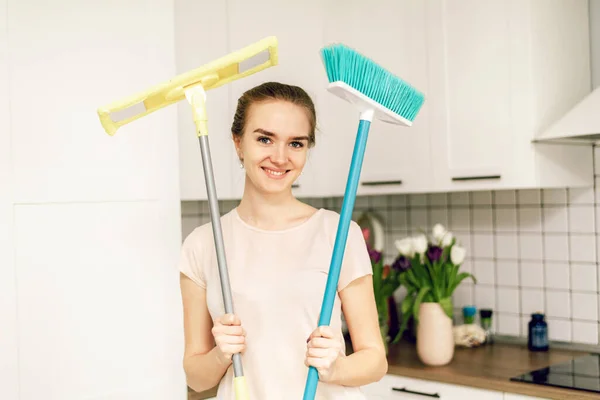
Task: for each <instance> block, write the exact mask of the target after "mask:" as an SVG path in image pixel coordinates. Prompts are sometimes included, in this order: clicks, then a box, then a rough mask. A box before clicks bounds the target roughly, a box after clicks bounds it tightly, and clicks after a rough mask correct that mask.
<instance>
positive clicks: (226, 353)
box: [212, 314, 246, 363]
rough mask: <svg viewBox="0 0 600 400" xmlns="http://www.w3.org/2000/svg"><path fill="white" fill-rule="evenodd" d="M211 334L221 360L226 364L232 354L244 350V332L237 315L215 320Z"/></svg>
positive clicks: (227, 315) (223, 316)
mask: <svg viewBox="0 0 600 400" xmlns="http://www.w3.org/2000/svg"><path fill="white" fill-rule="evenodd" d="M212 334H213V337H214V338H215V343H216V345H217V349H218V352H219V353H220V356H221V358H222V360H224V361H225V362H227V363H229V362H231V359H232V357H233V355H234V354H236V353H243V352H244V351H245V350H246V331H245V330H244V328H242V323H241V321H240V319H239V317H238V316H237V315H234V314H225V315H222V316H221V317H219V318H217V319H215V321H214V324H213V327H212Z"/></svg>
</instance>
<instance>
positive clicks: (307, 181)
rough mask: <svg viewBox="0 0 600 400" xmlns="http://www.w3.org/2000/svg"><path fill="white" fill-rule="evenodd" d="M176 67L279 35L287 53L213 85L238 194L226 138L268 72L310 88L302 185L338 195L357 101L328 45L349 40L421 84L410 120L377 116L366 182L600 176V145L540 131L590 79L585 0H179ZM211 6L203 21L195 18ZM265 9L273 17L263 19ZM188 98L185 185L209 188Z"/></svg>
mask: <svg viewBox="0 0 600 400" xmlns="http://www.w3.org/2000/svg"><path fill="white" fill-rule="evenodd" d="M176 4H178V7H177V18H178V20H177V25H176V26H177V30H178V31H177V35H176V37H177V40H178V45H177V50H178V52H177V56H178V70H179V71H180V72H183V71H185V70H188V69H191V68H195V67H197V66H199V65H202V64H203V63H206V62H209V61H211V60H213V59H216V58H218V57H221V56H223V55H225V54H228V53H230V52H232V51H235V50H237V49H240V48H242V47H245V46H247V45H249V44H251V43H254V42H255V41H258V40H260V39H262V38H264V37H266V36H271V35H273V36H276V37H277V38H278V41H279V65H277V66H275V67H273V68H269V69H267V70H264V71H261V72H259V73H257V74H254V75H251V76H249V77H246V78H244V79H240V80H238V81H234V82H232V83H230V84H228V85H226V86H224V87H222V88H219V89H216V90H213V91H211V92H210V94H209V100H208V103H207V105H208V109H209V118H210V120H209V121H210V122H209V123H210V124H212V125H211V136H210V138H211V145H212V147H211V148H212V153H213V163H215V164H216V165H215V174H218V175H217V177H216V178H217V184H218V185H219V186H218V190H219V193H218V194H219V196H220V197H221V198H240V197H241V195H242V192H243V187H244V170H243V169H240V168H239V162H238V159H237V156H236V155H235V151H234V147H233V143H232V141H231V133H230V128H231V122H232V120H233V115H234V113H235V106H236V103H237V100H238V98H239V96H241V95H242V93H243V92H244V91H245V90H247V89H249V88H251V87H253V86H255V85H257V84H259V83H262V82H265V81H270V80H274V81H280V82H285V83H290V84H295V85H299V86H301V87H302V88H304V89H305V90H306V91H307V92H308V93H309V94H310V96H311V97H312V99H313V100H314V102H315V106H316V110H317V133H316V139H317V140H316V141H317V143H316V147H315V148H313V149H311V150H310V151H309V157H308V160H307V165H306V168H305V170H304V173H303V174H302V175H301V176H300V178H299V179H298V181H297V182H296V187H295V189H294V191H295V194H296V196H299V197H324V196H342V195H343V194H344V190H345V186H346V180H347V176H348V170H349V166H350V160H351V157H352V151H353V147H354V141H355V138H356V131H357V127H358V112H357V111H356V110H355V109H354V107H353V106H351V105H350V104H348V103H346V102H345V101H344V100H341V99H339V98H337V97H335V96H334V95H332V94H330V93H329V92H327V90H326V87H327V84H328V81H327V77H326V74H325V70H324V67H323V64H322V61H321V57H320V54H319V50H320V49H321V48H322V47H323V46H324V45H327V44H330V43H333V42H342V43H345V44H347V45H349V46H351V47H354V48H355V49H356V50H357V51H359V52H361V53H362V54H364V55H365V56H367V57H369V58H371V59H373V60H374V61H375V62H377V63H378V64H380V65H382V66H383V67H384V68H386V69H387V70H389V71H390V72H391V73H393V74H395V75H397V76H398V77H400V78H401V79H403V80H405V81H407V82H408V83H410V84H411V85H413V86H415V87H416V88H417V89H419V90H420V91H422V92H423V93H424V95H425V103H424V105H423V108H422V109H421V111H420V113H419V115H418V116H417V117H416V119H415V121H414V124H413V125H412V126H411V127H404V126H396V125H390V124H387V123H383V122H381V121H378V120H375V121H373V123H372V126H371V130H370V133H369V138H368V142H367V148H366V152H365V158H364V163H363V166H362V171H361V181H360V185H359V188H358V193H359V194H383V193H401V192H436V191H455V190H480V189H487V190H490V189H505V188H527V187H529V188H530V187H573V186H588V185H592V184H593V158H592V156H593V151H592V147H591V146H579V145H572V144H557V143H538V142H535V139H536V135H538V134H539V133H540V132H542V131H543V130H544V129H545V128H547V127H548V126H549V125H551V124H552V123H553V122H554V121H556V120H557V119H559V118H560V117H561V116H562V115H563V113H565V112H566V111H567V110H569V109H570V108H571V107H572V106H573V105H574V104H576V103H577V102H578V101H580V100H581V99H582V98H583V97H585V95H586V94H588V93H589V92H590V91H591V70H590V49H589V40H590V39H589V20H588V13H589V12H588V4H587V1H578V2H573V1H572V0H556V1H553V2H540V1H536V0H461V1H449V0H424V1H412V0H397V1H394V0H376V1H373V2H370V3H367V2H364V1H358V0H346V1H342V0H325V1H321V0H308V1H303V2H299V1H298V2H284V3H282V2H278V1H275V0H259V1H254V2H252V3H251V4H250V3H249V2H247V1H243V0H227V1H223V2H208V1H201V2H197V1H192V0H177V1H176ZM203 15H210V18H202V21H203V22H202V23H201V24H200V23H198V22H197V21H198V20H199V18H200V17H201V16H203ZM265 16H268V17H269V18H268V22H267V23H265V22H260V21H263V20H264V17H265ZM179 107H180V120H179V122H180V135H181V136H180V137H181V165H182V175H181V176H182V178H181V185H182V196H183V198H184V199H202V198H205V189H204V179H203V176H202V164H201V158H200V152H199V148H198V143H197V139H196V138H195V136H194V135H193V122H192V121H191V114H190V113H189V110H188V107H189V106H188V105H187V103H185V104H184V103H182V104H180V105H179Z"/></svg>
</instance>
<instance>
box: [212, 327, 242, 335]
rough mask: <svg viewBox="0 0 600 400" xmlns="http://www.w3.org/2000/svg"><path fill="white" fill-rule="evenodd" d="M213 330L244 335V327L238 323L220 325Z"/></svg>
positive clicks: (226, 333)
mask: <svg viewBox="0 0 600 400" xmlns="http://www.w3.org/2000/svg"><path fill="white" fill-rule="evenodd" d="M215 331H216V332H218V333H221V334H225V335H232V336H245V335H244V328H242V327H241V326H239V325H222V326H219V327H218V328H216V329H215Z"/></svg>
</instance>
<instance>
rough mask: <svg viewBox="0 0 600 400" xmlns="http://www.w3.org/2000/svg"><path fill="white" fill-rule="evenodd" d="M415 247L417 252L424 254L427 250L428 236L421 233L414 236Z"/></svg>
mask: <svg viewBox="0 0 600 400" xmlns="http://www.w3.org/2000/svg"><path fill="white" fill-rule="evenodd" d="M413 248H414V249H415V252H416V253H417V254H423V253H425V251H426V250H427V237H425V235H419V236H416V237H414V238H413Z"/></svg>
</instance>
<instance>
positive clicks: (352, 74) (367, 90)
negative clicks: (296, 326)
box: [303, 44, 425, 400]
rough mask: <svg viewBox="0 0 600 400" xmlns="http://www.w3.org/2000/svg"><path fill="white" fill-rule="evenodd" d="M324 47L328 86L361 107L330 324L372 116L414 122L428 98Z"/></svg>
mask: <svg viewBox="0 0 600 400" xmlns="http://www.w3.org/2000/svg"><path fill="white" fill-rule="evenodd" d="M320 53H321V59H322V61H323V64H324V66H325V69H326V72H327V79H328V80H329V85H328V87H327V90H328V91H329V92H331V93H333V94H334V95H336V96H338V97H340V98H342V99H343V100H345V101H347V102H349V103H350V104H352V105H353V106H355V107H356V109H357V111H358V112H359V124H358V131H357V134H356V139H355V144H354V151H353V153H352V159H351V162H350V171H349V173H348V179H347V182H346V189H345V193H344V199H343V202H342V208H341V211H340V219H339V222H338V227H337V232H336V237H335V244H334V247H333V254H332V257H331V263H330V266H329V275H328V277H327V283H326V286H325V293H324V296H323V302H322V305H321V313H320V316H319V323H318V324H319V326H327V325H329V323H330V321H331V313H332V309H333V304H334V300H335V295H336V292H337V285H338V281H339V276H340V270H341V265H342V260H343V257H344V250H345V248H346V241H347V238H348V230H349V228H350V222H351V219H352V212H353V210H354V201H355V199H356V191H357V187H358V181H359V178H360V171H361V168H362V163H363V158H364V153H365V149H366V145H367V137H368V134H369V129H370V126H371V121H372V120H373V118H377V119H379V120H381V121H384V122H387V123H391V124H396V125H399V126H405V127H410V126H412V123H413V120H414V119H415V117H416V116H417V114H418V112H419V110H420V109H421V107H422V105H423V102H424V101H425V98H424V95H423V94H422V93H421V92H419V91H418V90H417V89H415V88H414V87H412V86H411V85H410V84H408V83H406V82H404V81H403V80H402V79H400V78H398V77H396V76H394V75H393V74H392V73H390V72H389V71H387V70H385V69H384V68H382V67H381V66H379V65H378V64H377V63H375V62H374V61H373V60H370V59H368V58H367V57H365V56H363V55H362V54H360V53H358V52H357V51H355V50H354V49H351V48H349V47H347V46H345V45H343V44H333V45H330V46H326V47H324V48H322V49H321V52H320ZM318 379H319V375H318V371H317V369H316V368H315V367H312V366H310V367H309V370H308V376H307V379H306V386H305V389H304V397H303V399H304V400H313V399H314V398H315V394H316V391H317V383H318Z"/></svg>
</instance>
